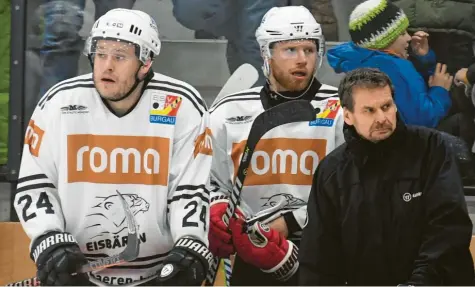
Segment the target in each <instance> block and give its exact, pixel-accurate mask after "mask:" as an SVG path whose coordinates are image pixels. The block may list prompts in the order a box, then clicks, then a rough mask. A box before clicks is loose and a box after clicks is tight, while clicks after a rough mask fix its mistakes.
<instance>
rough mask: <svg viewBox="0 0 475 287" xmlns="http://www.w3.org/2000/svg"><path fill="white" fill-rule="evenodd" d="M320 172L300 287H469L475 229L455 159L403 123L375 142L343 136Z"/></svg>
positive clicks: (426, 132) (439, 140) (434, 136)
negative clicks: (347, 286) (364, 286)
mask: <svg viewBox="0 0 475 287" xmlns="http://www.w3.org/2000/svg"><path fill="white" fill-rule="evenodd" d="M345 139H346V143H345V144H343V145H341V146H340V147H338V148H337V149H335V150H334V151H333V152H332V153H330V154H329V155H327V156H326V157H325V158H324V159H323V160H322V161H321V163H320V164H319V166H318V168H317V171H316V172H315V177H314V181H313V186H312V191H311V193H310V198H309V201H308V224H307V225H306V227H305V228H304V231H303V238H302V242H301V245H300V252H299V254H300V255H299V261H300V270H299V285H345V284H348V285H392V286H396V285H398V284H411V285H413V284H414V285H468V284H473V278H474V267H473V261H472V257H471V254H470V251H469V245H470V240H471V237H472V222H471V220H470V218H469V216H468V213H467V208H466V203H465V197H464V194H463V189H462V183H461V179H460V175H459V171H458V168H457V164H456V161H455V159H454V156H453V153H452V152H451V151H450V148H449V147H448V144H446V142H445V140H444V138H443V137H442V135H441V134H440V133H438V132H436V131H433V130H430V129H426V128H421V127H410V126H405V125H404V124H402V123H401V122H400V121H398V124H397V128H396V130H395V132H394V133H393V135H391V136H390V137H389V138H388V139H386V140H384V141H382V142H380V143H377V144H374V143H371V142H369V141H367V140H364V139H362V138H361V137H360V136H358V135H357V134H356V132H355V130H354V128H352V127H347V128H346V134H345Z"/></svg>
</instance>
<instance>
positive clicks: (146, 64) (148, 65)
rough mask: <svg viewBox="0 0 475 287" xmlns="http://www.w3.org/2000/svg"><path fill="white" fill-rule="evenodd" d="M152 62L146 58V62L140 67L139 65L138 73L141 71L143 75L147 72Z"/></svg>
mask: <svg viewBox="0 0 475 287" xmlns="http://www.w3.org/2000/svg"><path fill="white" fill-rule="evenodd" d="M152 64H153V61H152V59H148V60H147V62H146V63H145V64H143V65H142V67H140V73H143V74H144V75H145V74H147V73H148V71H150V69H151V68H152Z"/></svg>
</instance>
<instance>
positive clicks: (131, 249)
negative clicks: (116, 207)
mask: <svg viewBox="0 0 475 287" xmlns="http://www.w3.org/2000/svg"><path fill="white" fill-rule="evenodd" d="M116 192H117V194H118V195H119V199H120V202H121V203H122V207H123V208H124V212H125V218H126V220H127V229H128V234H127V246H126V247H125V248H124V250H123V251H122V252H121V253H119V254H116V255H113V256H110V257H105V258H100V259H98V260H95V261H90V262H88V263H86V264H84V265H82V266H81V267H80V268H79V269H78V270H77V272H75V273H73V274H72V275H76V274H78V273H88V272H91V271H98V270H102V269H104V268H108V267H111V266H115V265H120V264H123V263H126V262H130V261H132V260H135V259H136V258H137V257H138V255H139V251H140V241H139V237H138V232H137V222H136V221H135V218H134V214H133V213H132V211H131V210H130V207H129V205H128V204H127V202H126V201H125V198H124V197H123V196H122V194H120V192H119V191H118V190H116ZM6 286H40V282H39V280H38V278H36V277H34V278H30V279H26V280H23V281H19V282H15V283H10V284H7V285H6Z"/></svg>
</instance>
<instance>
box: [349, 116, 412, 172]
mask: <svg viewBox="0 0 475 287" xmlns="http://www.w3.org/2000/svg"><path fill="white" fill-rule="evenodd" d="M343 133H344V136H345V141H346V143H347V146H348V151H349V152H350V154H351V155H352V156H353V157H354V158H355V159H356V161H357V163H358V164H360V165H364V164H365V163H366V162H367V161H368V160H383V159H384V158H385V157H387V156H388V155H389V154H390V153H392V152H394V151H396V150H398V149H399V148H401V147H402V146H403V145H402V144H403V142H404V140H405V137H406V133H407V126H406V125H405V124H404V122H403V121H402V120H401V119H400V116H399V114H398V115H397V121H396V129H395V130H394V132H393V134H392V135H390V136H389V137H388V138H387V139H385V140H382V141H380V142H377V143H374V142H371V141H369V140H367V139H365V138H363V137H361V136H360V135H359V134H358V133H357V132H356V129H355V128H354V127H353V126H349V125H347V124H345V125H344V127H343Z"/></svg>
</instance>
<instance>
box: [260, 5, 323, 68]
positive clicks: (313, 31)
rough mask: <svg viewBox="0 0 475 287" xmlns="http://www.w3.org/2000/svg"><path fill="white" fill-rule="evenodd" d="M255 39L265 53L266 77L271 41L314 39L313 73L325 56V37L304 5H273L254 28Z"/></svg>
mask: <svg viewBox="0 0 475 287" xmlns="http://www.w3.org/2000/svg"><path fill="white" fill-rule="evenodd" d="M256 39H257V42H258V43H259V47H260V48H261V52H262V53H263V54H264V55H265V56H264V57H265V59H264V67H263V70H264V74H265V75H266V77H268V75H269V73H270V71H269V63H268V59H269V58H270V57H271V49H270V45H271V44H272V43H276V42H281V41H289V40H303V39H314V40H315V41H316V44H317V48H318V59H317V63H316V65H315V73H316V71H317V69H318V68H319V67H320V66H321V65H322V61H323V57H324V56H325V38H324V36H323V33H322V27H321V26H320V24H319V23H318V22H317V21H316V20H315V17H313V15H312V13H310V11H309V10H308V9H307V8H305V7H304V6H286V7H273V8H271V9H270V10H269V11H268V12H267V13H266V14H265V15H264V17H263V18H262V22H261V25H260V26H259V27H258V28H257V30H256Z"/></svg>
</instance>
